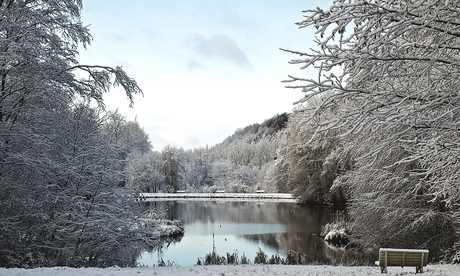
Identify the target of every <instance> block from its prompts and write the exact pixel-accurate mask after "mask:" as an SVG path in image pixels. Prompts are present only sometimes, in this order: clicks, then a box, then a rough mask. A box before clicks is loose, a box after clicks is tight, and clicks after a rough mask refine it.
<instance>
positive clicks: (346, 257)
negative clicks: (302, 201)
mask: <svg viewBox="0 0 460 276" xmlns="http://www.w3.org/2000/svg"><path fill="white" fill-rule="evenodd" d="M244 238H245V239H248V240H251V241H255V242H262V243H263V244H265V245H267V246H270V247H273V248H279V249H281V250H283V252H284V255H285V256H286V254H287V252H288V251H289V250H292V251H295V252H298V253H300V254H301V255H303V256H304V257H305V262H306V263H308V264H351V265H357V264H359V265H372V264H374V261H375V260H377V257H378V256H377V254H375V253H373V252H363V251H358V250H345V249H343V248H337V247H329V246H328V245H327V244H326V242H324V240H323V239H322V238H321V237H320V236H319V235H318V234H312V233H273V234H261V235H245V236H244ZM268 257H271V256H268ZM281 257H283V256H281Z"/></svg>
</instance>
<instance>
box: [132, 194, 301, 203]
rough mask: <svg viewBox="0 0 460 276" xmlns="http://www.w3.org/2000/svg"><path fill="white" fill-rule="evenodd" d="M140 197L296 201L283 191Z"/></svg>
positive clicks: (149, 195)
mask: <svg viewBox="0 0 460 276" xmlns="http://www.w3.org/2000/svg"><path fill="white" fill-rule="evenodd" d="M139 197H140V198H141V199H143V200H144V199H155V200H157V199H158V200H161V199H167V200H174V199H188V198H190V199H205V200H209V199H213V200H214V199H240V200H251V199H256V200H267V199H269V200H282V201H286V202H297V199H296V198H295V197H294V196H293V195H292V194H285V193H225V192H217V193H140V194H139Z"/></svg>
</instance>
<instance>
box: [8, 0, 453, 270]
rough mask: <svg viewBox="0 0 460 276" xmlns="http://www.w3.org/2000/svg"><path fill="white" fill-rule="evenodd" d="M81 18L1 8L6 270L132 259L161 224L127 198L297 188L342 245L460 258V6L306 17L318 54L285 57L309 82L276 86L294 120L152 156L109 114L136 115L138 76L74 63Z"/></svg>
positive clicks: (14, 5) (68, 6)
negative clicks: (330, 220)
mask: <svg viewBox="0 0 460 276" xmlns="http://www.w3.org/2000/svg"><path fill="white" fill-rule="evenodd" d="M81 8H82V7H81V1H76V0H64V1H0V15H1V18H2V20H1V21H0V74H1V75H0V79H1V86H0V266H6V267H38V266H56V265H66V266H110V265H115V264H117V265H119V264H123V265H126V264H132V263H133V260H132V258H133V257H132V256H126V259H125V260H119V259H116V257H115V256H120V251H121V250H125V249H126V248H128V247H129V248H131V249H140V248H142V247H144V246H146V245H147V246H154V245H155V244H158V241H159V240H160V238H161V236H162V233H161V231H160V230H159V228H158V226H159V225H161V224H168V225H171V222H166V221H164V220H163V219H162V218H160V217H158V216H157V214H156V213H155V211H154V210H153V211H152V212H149V213H143V214H140V213H139V211H138V209H137V207H138V206H137V204H136V202H135V199H136V195H137V193H138V192H176V191H178V190H185V191H189V192H215V191H217V190H225V191H227V192H239V193H245V192H254V191H256V190H265V191H266V192H288V193H293V194H294V195H295V196H296V197H298V198H299V200H300V201H301V202H302V203H307V204H315V205H322V206H325V207H327V208H337V209H339V210H345V214H346V225H347V226H346V227H347V232H348V233H349V234H350V244H349V246H350V247H358V248H374V249H375V248H379V247H399V248H401V247H402V248H425V249H429V250H430V255H431V257H432V258H433V259H435V260H446V261H449V262H454V263H458V262H460V240H459V230H460V224H459V223H460V220H459V218H460V209H459V206H460V190H459V187H460V186H459V173H460V159H459V157H460V153H459V145H460V140H459V125H460V114H459V111H460V109H459V107H460V93H459V92H458V87H460V86H459V85H458V82H459V81H460V48H459V47H458V45H459V43H458V42H460V31H459V30H460V28H459V26H460V4H459V3H458V2H457V1H423V0H407V1H395V0H383V1H380V0H375V1H373V0H372V1H371V0H366V1H351V0H350V1H348V0H337V1H334V4H333V6H332V7H331V8H330V9H329V10H326V11H325V10H321V9H316V10H308V11H304V20H303V21H301V22H299V23H297V24H298V26H299V28H300V31H299V35H302V31H307V30H308V31H314V32H315V33H316V35H317V40H316V41H315V42H316V44H317V48H315V49H309V50H308V49H307V50H305V51H298V50H293V49H281V50H283V51H286V52H288V53H291V54H292V56H293V60H292V61H291V63H292V64H293V65H297V66H300V67H301V69H302V70H305V69H312V68H313V69H315V70H316V71H317V78H315V79H310V78H308V77H303V76H289V77H288V79H287V80H286V81H285V83H286V85H287V86H288V87H289V88H293V89H301V90H302V91H303V92H304V93H305V97H304V98H302V99H299V101H298V102H297V103H296V106H295V108H294V109H293V111H292V113H290V114H288V113H284V114H277V115H275V116H273V117H272V118H269V119H267V120H266V121H264V122H262V123H255V124H253V125H250V126H247V127H245V128H242V129H238V130H237V131H236V132H235V133H234V134H233V135H231V136H229V137H228V138H227V139H225V140H224V141H222V142H221V143H219V144H217V145H213V146H211V147H204V148H195V149H189V150H184V149H182V148H178V147H175V146H174V145H169V146H166V147H164V148H163V149H161V150H158V151H157V150H153V149H152V147H151V145H150V142H149V137H148V135H147V134H146V133H145V132H144V130H143V128H142V126H140V125H139V123H138V122H136V121H128V120H126V118H124V117H123V116H121V115H120V114H118V113H117V112H113V111H108V110H106V109H105V106H104V102H103V99H102V95H103V94H104V93H107V92H108V91H109V90H110V89H111V88H112V87H114V86H121V87H122V88H123V89H124V90H125V91H126V96H127V99H128V102H129V104H133V102H132V101H133V96H134V95H136V94H142V90H141V89H140V88H139V87H138V85H137V83H136V82H135V80H134V79H132V78H130V77H129V76H128V75H127V73H126V72H125V71H124V70H123V69H122V68H121V67H115V68H113V67H108V66H101V65H83V64H79V63H78V60H77V56H78V52H77V50H76V49H77V45H84V46H85V47H86V45H88V44H89V43H90V41H91V35H90V33H89V30H88V29H87V28H86V27H84V25H83V24H82V22H81V21H80V11H81ZM294 57H298V58H297V59H294ZM302 72H303V71H299V75H302ZM77 76H78V77H77ZM80 76H84V77H80ZM147 221H148V222H149V223H146V222H147ZM172 225H176V224H174V223H172ZM176 226H177V227H178V228H180V226H179V225H178V224H177V225H176ZM178 231H179V232H180V230H178ZM152 233H156V234H155V235H153V236H152Z"/></svg>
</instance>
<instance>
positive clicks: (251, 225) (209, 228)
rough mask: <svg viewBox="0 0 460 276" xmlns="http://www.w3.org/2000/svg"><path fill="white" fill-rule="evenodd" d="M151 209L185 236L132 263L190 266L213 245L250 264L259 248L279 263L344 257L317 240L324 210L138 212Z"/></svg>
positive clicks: (214, 205)
mask: <svg viewBox="0 0 460 276" xmlns="http://www.w3.org/2000/svg"><path fill="white" fill-rule="evenodd" d="M152 207H153V208H156V209H158V210H165V216H166V218H168V219H172V220H174V219H178V220H180V221H182V223H183V226H184V228H185V235H184V237H183V238H182V240H181V241H180V242H177V243H171V244H170V245H169V246H168V247H166V246H163V247H162V248H157V249H156V250H154V251H153V252H144V253H143V254H141V257H140V258H139V259H138V261H139V263H140V264H143V265H148V266H153V265H157V264H158V261H159V260H160V259H163V260H164V261H165V262H167V260H169V261H171V262H174V263H175V264H177V265H182V266H186V265H194V264H196V262H197V260H198V257H204V256H205V255H206V254H208V253H210V252H212V249H213V246H215V247H216V251H217V254H219V255H221V256H222V255H225V254H226V253H227V252H229V253H234V252H236V251H237V252H238V255H239V256H242V255H243V253H244V255H245V256H246V257H248V258H249V259H250V260H251V261H253V260H254V257H255V254H256V252H257V251H258V248H259V247H260V248H261V249H262V250H263V251H264V252H265V253H266V254H267V255H268V256H271V255H275V254H279V255H280V256H281V257H283V258H284V257H286V254H287V252H288V251H289V250H294V251H297V252H299V253H301V254H302V255H305V256H306V258H307V261H308V262H310V263H330V262H333V261H334V260H337V259H338V260H340V259H341V258H342V256H343V253H344V252H343V251H340V250H336V249H331V248H328V247H327V246H326V244H325V243H324V241H323V239H322V238H321V237H320V236H319V234H320V232H321V226H322V225H324V224H325V223H327V222H328V221H329V219H330V218H331V211H330V210H324V209H320V208H316V207H312V206H305V205H298V204H295V203H286V202H231V201H189V200H181V201H163V202H156V201H150V202H145V206H144V208H152ZM213 234H214V238H213Z"/></svg>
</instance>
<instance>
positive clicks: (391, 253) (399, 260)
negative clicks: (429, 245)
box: [379, 248, 429, 266]
mask: <svg viewBox="0 0 460 276" xmlns="http://www.w3.org/2000/svg"><path fill="white" fill-rule="evenodd" d="M428 252H429V251H428V250H419V249H393V248H381V249H380V252H379V262H380V264H381V265H383V264H386V265H387V266H420V265H422V266H426V265H427V263H428ZM385 258H386V260H385Z"/></svg>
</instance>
